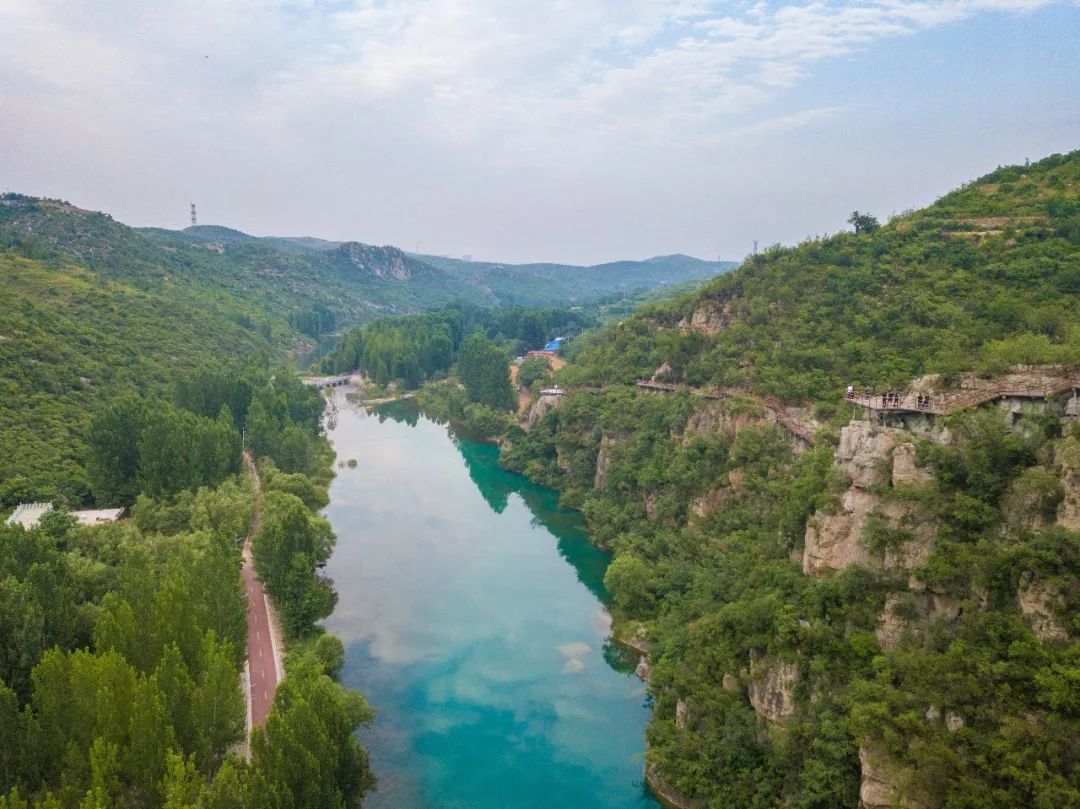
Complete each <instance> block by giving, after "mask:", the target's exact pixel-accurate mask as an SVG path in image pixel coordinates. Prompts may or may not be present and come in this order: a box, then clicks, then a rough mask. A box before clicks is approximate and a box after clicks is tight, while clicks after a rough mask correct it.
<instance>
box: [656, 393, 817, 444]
mask: <svg viewBox="0 0 1080 809" xmlns="http://www.w3.org/2000/svg"><path fill="white" fill-rule="evenodd" d="M637 387H638V389H639V390H644V391H652V392H654V393H673V392H675V391H679V390H685V391H688V392H689V393H690V394H692V395H694V396H703V397H705V398H706V399H730V398H732V397H733V396H745V397H747V398H750V399H755V400H756V401H759V402H761V403H762V404H763V405H765V407H766V408H767V409H768V410H769V412H771V413H772V414H773V417H774V418H775V419H776V423H777V424H779V425H780V426H781V427H783V428H784V429H786V430H787V431H788V432H789V433H791V434H792V435H793V436H795V437H796V438H798V439H799V440H800V441H804V442H806V443H807V444H810V445H813V444H814V443H815V442H816V439H815V437H814V434H813V433H812V432H811V431H810V429H809V428H808V427H807V426H806V425H805V424H803V423H802V422H800V421H799V420H798V419H796V418H795V417H794V416H792V415H791V414H790V413H788V412H787V409H786V408H785V407H784V403H783V402H781V401H780V400H779V399H777V398H776V397H775V396H757V395H755V394H753V393H750V392H749V391H746V390H742V389H741V388H728V387H716V388H695V387H691V386H690V385H679V384H674V383H671V382H654V381H652V380H651V379H639V380H638V382H637Z"/></svg>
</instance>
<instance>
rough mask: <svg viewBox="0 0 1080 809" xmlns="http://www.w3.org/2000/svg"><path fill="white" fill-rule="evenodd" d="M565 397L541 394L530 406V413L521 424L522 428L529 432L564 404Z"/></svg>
mask: <svg viewBox="0 0 1080 809" xmlns="http://www.w3.org/2000/svg"><path fill="white" fill-rule="evenodd" d="M564 398H565V397H563V396H552V395H548V396H541V397H540V398H538V399H537V400H536V401H535V402H533V405H532V407H530V408H529V413H528V415H527V416H526V417H525V421H524V422H522V424H521V429H523V430H524V431H525V432H528V431H529V430H531V429H532V428H533V427H535V426H536V425H537V424H539V423H540V421H541V420H542V419H543V418H544V416H546V415H547V414H548V413H550V412H551V411H552V410H554V409H555V408H556V407H558V406H559V405H560V404H562V401H563V399H564Z"/></svg>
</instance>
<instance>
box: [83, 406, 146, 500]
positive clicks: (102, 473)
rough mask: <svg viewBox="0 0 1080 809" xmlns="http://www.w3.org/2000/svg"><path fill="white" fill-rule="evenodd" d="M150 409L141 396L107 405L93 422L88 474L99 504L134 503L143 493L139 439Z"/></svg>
mask: <svg viewBox="0 0 1080 809" xmlns="http://www.w3.org/2000/svg"><path fill="white" fill-rule="evenodd" d="M146 413H147V407H146V404H145V402H144V401H143V400H142V399H141V398H140V397H138V396H127V397H124V398H121V399H117V400H116V401H114V402H112V403H110V404H108V405H106V406H105V407H104V408H103V409H102V410H101V411H100V412H99V413H98V414H97V416H95V418H94V420H93V421H92V422H91V423H90V431H89V433H88V434H87V444H88V445H89V457H88V459H87V472H88V473H89V477H90V489H91V491H92V492H93V493H94V498H95V499H96V500H97V501H98V502H99V503H132V502H134V500H135V495H136V494H138V492H139V479H138V475H139V460H140V458H139V455H140V453H139V436H140V434H141V433H142V427H143V423H144V422H145V420H146Z"/></svg>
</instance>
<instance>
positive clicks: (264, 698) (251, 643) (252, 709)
mask: <svg viewBox="0 0 1080 809" xmlns="http://www.w3.org/2000/svg"><path fill="white" fill-rule="evenodd" d="M244 461H245V462H246V464H247V467H248V472H250V474H251V479H252V481H253V482H254V484H255V517H254V519H253V520H252V521H251V530H250V531H248V535H247V540H246V541H245V542H244V553H243V556H244V567H243V573H244V594H245V595H246V596H247V608H248V611H247V653H248V676H249V678H250V681H249V685H250V688H249V689H248V694H249V699H250V704H249V705H248V711H249V715H250V717H251V726H252V727H257V726H259V725H261V724H262V723H263V722H264V721H265V720H266V715H267V714H268V713H270V706H271V705H272V704H273V702H274V691H275V690H276V689H277V683H278V672H277V665H276V663H275V660H274V643H273V640H272V636H271V634H270V631H271V630H270V615H269V611H270V608H269V606H268V604H267V600H266V594H265V593H264V592H263V586H262V582H261V581H259V577H258V576H257V575H256V574H255V568H254V566H253V565H252V558H251V541H252V538H253V537H254V536H255V534H256V533H258V531H259V526H260V525H261V524H262V487H261V485H260V482H259V473H258V472H257V471H256V469H255V464H254V463H252V461H251V456H250V455H249V454H247V453H244Z"/></svg>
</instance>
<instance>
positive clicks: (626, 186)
mask: <svg viewBox="0 0 1080 809" xmlns="http://www.w3.org/2000/svg"><path fill="white" fill-rule="evenodd" d="M0 31H2V32H3V36H2V38H0V190H3V191H17V192H20V193H27V194H34V195H39V196H48V197H56V198H60V199H65V200H68V201H70V202H72V203H74V204H76V205H79V206H80V207H84V208H89V209H93V210H103V211H106V212H108V213H110V214H111V215H113V216H114V217H115V218H116V219H118V220H120V221H122V222H126V223H128V224H131V225H138V226H144V225H147V226H156V227H169V228H182V227H184V226H186V225H187V224H188V206H189V204H190V203H191V202H195V203H196V204H197V206H198V214H199V222H200V224H220V225H228V226H230V227H235V228H238V229H240V230H244V231H246V232H249V233H253V234H256V235H290V236H298V235H310V236H318V237H322V238H327V239H335V240H344V239H350V240H357V241H362V242H367V243H373V244H394V245H397V246H400V247H402V248H404V249H406V250H418V251H421V252H426V253H434V254H441V255H454V256H463V255H469V256H472V257H474V258H476V259H483V260H500V261H517V262H522V261H564V262H574V263H593V262H600V261H608V260H615V259H623V258H645V257H648V256H653V255H662V254H668V253H676V252H680V253H688V254H691V255H696V256H699V257H701V258H706V259H716V258H723V259H731V260H738V259H740V258H742V257H744V256H745V255H747V254H748V253H749V252H750V251H751V250H752V247H753V243H754V241H755V240H757V241H758V242H759V243H760V245H761V246H766V245H770V244H773V243H777V242H779V243H783V244H792V243H796V242H798V241H801V240H802V239H804V238H806V237H807V236H812V235H818V234H822V235H823V234H826V233H832V232H835V231H837V230H840V229H843V228H844V227H845V224H844V220H845V219H846V218H847V216H848V214H849V212H850V211H852V210H853V209H859V210H863V211H870V212H872V213H874V214H876V215H877V216H878V217H879V218H880V219H882V220H884V219H887V218H888V217H889V216H890V215H892V214H895V213H899V212H901V211H903V210H905V209H908V208H915V207H921V206H923V205H926V204H928V203H930V202H932V201H933V200H934V199H936V198H937V197H939V196H941V195H942V194H944V193H946V192H947V191H949V190H950V189H952V188H955V187H957V186H958V185H960V184H962V183H964V182H967V181H969V180H971V179H974V178H975V177H977V176H979V175H981V174H984V173H986V172H988V171H991V170H993V169H994V168H995V167H996V166H998V165H1006V164H1012V163H1022V162H1023V161H1024V160H1025V159H1031V160H1036V159H1038V158H1040V157H1044V156H1046V155H1048V154H1052V153H1054V152H1067V151H1071V150H1073V149H1077V148H1080V45H1078V44H1077V43H1078V42H1080V0H1065V1H1061V0H861V1H857V2H833V0H810V1H809V2H775V3H774V2H741V1H739V0H736V1H734V2H711V1H710V0H547V1H546V2H536V0H531V2H514V1H511V0H289V1H287V2H286V1H285V0H264V1H262V2H260V1H258V0H215V1H214V2H195V1H194V0H170V2H167V3H166V2H137V1H136V0H92V1H91V0H0Z"/></svg>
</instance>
